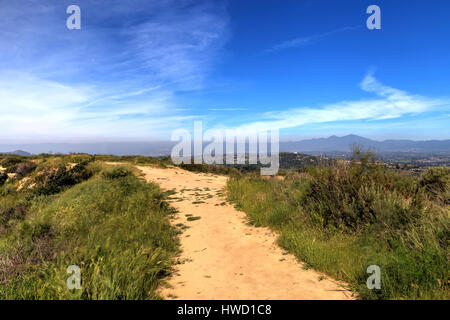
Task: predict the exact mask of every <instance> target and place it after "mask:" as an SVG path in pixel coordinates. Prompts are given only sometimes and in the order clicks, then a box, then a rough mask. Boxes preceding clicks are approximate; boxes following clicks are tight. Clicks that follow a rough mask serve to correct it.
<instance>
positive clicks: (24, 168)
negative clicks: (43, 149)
mask: <svg viewBox="0 0 450 320" xmlns="http://www.w3.org/2000/svg"><path fill="white" fill-rule="evenodd" d="M36 167H37V165H36V163H34V162H32V161H27V162H22V163H20V164H19V165H17V168H16V170H15V173H16V177H17V178H18V179H21V178H24V177H26V176H28V175H29V174H30V173H32V172H33V171H34V170H35V169H36Z"/></svg>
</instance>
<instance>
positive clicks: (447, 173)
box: [419, 167, 450, 205]
mask: <svg viewBox="0 0 450 320" xmlns="http://www.w3.org/2000/svg"><path fill="white" fill-rule="evenodd" d="M419 183H420V186H421V187H423V188H425V190H426V192H427V193H428V194H429V195H430V196H431V197H432V198H433V199H436V200H440V201H442V202H443V203H445V204H447V205H449V204H450V168H448V167H440V168H430V169H428V170H427V171H425V172H424V173H423V174H422V177H421V179H420V181H419Z"/></svg>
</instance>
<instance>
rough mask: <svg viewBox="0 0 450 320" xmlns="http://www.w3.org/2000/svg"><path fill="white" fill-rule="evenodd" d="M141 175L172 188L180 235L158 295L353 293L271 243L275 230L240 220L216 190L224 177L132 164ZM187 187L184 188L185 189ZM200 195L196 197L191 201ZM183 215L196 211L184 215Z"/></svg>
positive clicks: (302, 296)
mask: <svg viewBox="0 0 450 320" xmlns="http://www.w3.org/2000/svg"><path fill="white" fill-rule="evenodd" d="M138 168H139V169H140V170H142V171H143V173H144V174H145V177H146V179H147V181H153V182H156V183H158V184H159V185H160V186H161V187H162V188H163V189H165V190H170V189H176V191H177V194H174V195H173V196H172V198H174V199H173V200H171V202H172V203H171V204H172V205H173V206H174V207H175V208H177V209H178V210H179V211H180V212H179V213H178V214H177V215H176V218H175V219H174V220H173V221H172V223H173V224H174V225H177V224H180V223H182V224H183V225H186V226H188V227H189V228H187V229H185V230H184V232H183V234H181V235H180V241H181V249H182V253H181V256H180V261H181V264H178V265H176V267H175V268H176V270H175V272H174V274H173V275H172V277H171V278H170V279H169V280H168V283H169V287H168V288H163V289H162V291H161V295H162V296H163V297H164V298H166V299H353V298H354V297H353V296H352V293H351V292H350V291H348V290H345V289H344V288H343V287H342V286H341V285H339V284H337V283H336V282H335V281H332V280H330V279H329V278H327V277H324V275H323V274H320V273H318V272H316V271H313V270H304V269H303V268H302V264H301V263H298V262H297V261H296V259H295V257H294V256H293V255H291V254H286V252H284V251H283V250H282V249H281V248H279V247H278V246H277V245H276V244H275V240H276V234H274V233H273V232H271V231H270V230H269V229H267V228H255V227H252V226H249V225H248V224H247V223H246V216H245V213H243V212H239V211H237V210H235V209H234V208H233V207H232V206H231V205H229V204H225V203H224V202H225V199H224V198H223V197H222V196H221V195H220V194H219V195H218V194H217V193H218V192H220V191H221V190H222V189H223V188H224V187H225V185H226V179H227V178H226V177H224V176H214V175H209V174H198V173H192V172H189V171H185V170H182V169H179V168H170V169H160V168H151V167H141V166H138ZM186 189H188V190H186ZM195 201H204V202H202V203H197V204H195V203H193V202H195ZM186 214H187V215H193V216H194V217H200V219H199V220H195V221H188V219H187V218H188V217H187V216H186Z"/></svg>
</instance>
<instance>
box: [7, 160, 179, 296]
mask: <svg viewBox="0 0 450 320" xmlns="http://www.w3.org/2000/svg"><path fill="white" fill-rule="evenodd" d="M20 159H21V160H22V161H20V162H17V161H13V160H12V158H8V159H4V160H3V161H2V162H1V163H2V166H3V167H4V168H6V169H7V171H8V172H13V175H15V176H10V178H9V179H8V180H7V181H3V183H1V179H0V184H3V185H2V186H1V187H0V220H1V221H0V299H157V298H158V295H157V293H156V288H157V286H158V284H159V283H160V281H161V278H162V277H163V276H164V275H165V274H166V273H167V272H168V271H169V270H170V267H171V264H172V263H173V257H174V255H175V254H176V252H177V250H178V243H177V240H176V234H175V230H174V229H173V228H172V227H171V226H170V224H169V220H168V217H169V216H170V215H171V214H173V211H172V210H171V208H169V207H168V205H167V203H166V202H165V198H166V196H165V194H164V193H163V192H162V191H161V190H160V189H159V188H158V187H157V186H156V185H154V184H148V183H145V182H143V181H142V180H141V179H139V178H138V177H137V176H136V172H134V170H133V169H132V168H131V167H126V166H125V167H110V166H106V165H104V164H103V163H102V162H99V161H95V162H94V161H93V160H94V159H92V158H91V157H89V156H79V158H77V159H74V156H72V157H71V158H66V157H48V158H42V157H41V158H39V159H34V160H33V161H32V162H31V161H30V160H29V159H26V161H23V159H22V158H20ZM108 160H110V159H108ZM77 161H78V163H76V162H77ZM8 162H9V163H8ZM14 162H17V163H14ZM23 163H28V164H27V165H26V166H24V165H23ZM33 164H34V165H33ZM14 166H15V168H13V167H14ZM22 167H26V168H28V167H29V168H28V169H26V168H22ZM19 168H22V170H18V169H19ZM24 169H26V170H24ZM19 172H23V176H22V175H20V174H19ZM70 265H77V266H79V267H80V268H81V281H82V283H81V287H82V288H81V290H69V289H67V286H66V280H67V278H68V277H69V276H70V275H69V274H67V267H68V266H70Z"/></svg>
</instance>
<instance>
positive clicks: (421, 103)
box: [237, 73, 450, 131]
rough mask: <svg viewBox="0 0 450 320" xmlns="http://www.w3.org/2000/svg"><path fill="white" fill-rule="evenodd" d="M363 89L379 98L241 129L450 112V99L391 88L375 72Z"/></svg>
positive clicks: (284, 115)
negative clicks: (436, 111)
mask: <svg viewBox="0 0 450 320" xmlns="http://www.w3.org/2000/svg"><path fill="white" fill-rule="evenodd" d="M360 88H361V89H362V90H364V91H366V92H369V93H374V94H375V95H377V96H378V98H368V99H362V100H356V101H341V102H337V103H333V104H328V105H325V106H321V107H319V108H310V107H305V108H294V109H289V110H282V111H273V112H266V113H264V114H262V115H260V116H261V118H262V119H264V120H263V121H256V122H250V123H247V124H244V125H241V126H239V127H238V128H237V129H239V130H241V131H248V130H252V131H261V130H262V131H264V130H267V129H268V128H273V129H287V128H295V127H300V126H304V125H309V124H320V123H336V122H342V121H356V120H364V121H380V120H386V119H394V118H401V117H404V116H409V115H417V114H421V113H425V112H431V111H433V110H436V109H437V108H439V110H440V111H443V110H450V100H449V99H436V98H429V97H424V96H421V95H415V94H411V93H408V92H406V91H402V90H399V89H395V88H391V87H389V86H386V85H383V84H382V83H380V82H378V81H377V80H376V79H375V77H374V76H373V74H372V73H369V74H367V75H366V76H365V77H364V79H363V80H362V82H361V83H360Z"/></svg>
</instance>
